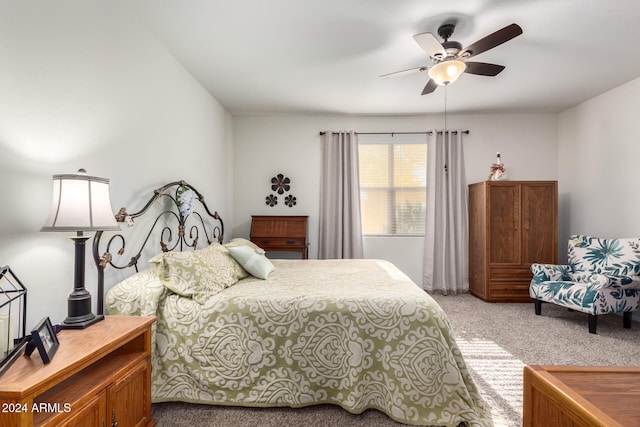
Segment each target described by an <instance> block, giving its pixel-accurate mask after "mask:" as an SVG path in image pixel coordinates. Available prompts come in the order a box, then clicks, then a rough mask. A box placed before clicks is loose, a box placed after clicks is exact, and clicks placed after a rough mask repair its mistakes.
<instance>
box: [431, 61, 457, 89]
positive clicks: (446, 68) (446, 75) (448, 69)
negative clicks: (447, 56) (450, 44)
mask: <svg viewBox="0 0 640 427" xmlns="http://www.w3.org/2000/svg"><path fill="white" fill-rule="evenodd" d="M466 68H467V64H465V63H464V62H463V61H460V60H457V59H451V60H448V61H442V62H439V63H437V64H436V65H434V66H433V67H431V68H429V71H427V74H429V77H431V78H432V79H433V80H434V81H435V82H436V83H437V84H439V85H441V86H442V85H448V84H450V83H453V82H455V81H456V80H458V77H460V74H462V73H464V70H465V69H466Z"/></svg>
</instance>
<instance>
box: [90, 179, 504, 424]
mask: <svg viewBox="0 0 640 427" xmlns="http://www.w3.org/2000/svg"><path fill="white" fill-rule="evenodd" d="M185 193H186V194H187V195H188V196H184V195H185ZM187 200H191V201H190V202H189V203H187ZM157 203H161V204H162V203H163V207H162V208H161V209H160V214H158V215H157V217H156V218H155V219H153V220H151V221H150V222H149V224H150V225H149V227H147V229H145V230H144V232H143V233H142V237H138V239H137V241H138V242H142V245H141V247H147V245H148V244H149V242H151V241H153V240H154V239H153V236H159V237H158V238H157V242H156V243H155V246H156V249H155V251H156V252H158V254H155V255H153V256H151V257H150V259H149V262H148V263H147V264H146V265H145V264H143V262H142V259H143V258H144V256H143V253H144V251H143V250H142V249H140V250H138V249H136V250H135V251H134V254H133V255H132V256H128V255H126V251H125V250H124V248H126V247H127V245H126V244H125V242H126V241H128V239H129V238H128V237H125V236H124V235H123V233H117V234H115V235H113V236H105V235H103V234H102V233H99V234H97V235H96V238H95V239H94V248H93V253H94V258H95V260H96V263H97V265H98V269H99V280H100V281H101V282H102V281H104V274H105V270H107V269H109V267H114V268H115V269H117V270H126V269H131V268H133V269H134V271H133V274H132V275H130V276H129V277H126V278H125V279H124V280H122V281H120V282H119V283H118V284H116V285H115V286H113V287H112V288H111V289H110V290H109V292H108V294H107V298H106V303H107V304H106V305H107V308H108V312H109V314H113V315H154V316H157V318H158V320H157V323H156V325H155V329H154V333H153V355H152V363H153V365H152V366H153V369H152V400H153V401H154V402H156V403H157V402H167V401H182V402H192V403H200V404H212V405H233V406H252V407H277V406H288V407H303V406H308V405H315V404H327V403H328V404H335V405H339V406H341V407H342V408H344V409H346V410H347V411H350V412H352V413H361V412H363V411H365V410H367V409H370V408H373V409H377V410H380V411H382V412H384V413H385V414H387V415H388V416H389V417H391V418H392V419H394V420H396V421H398V422H402V423H406V424H410V425H438V426H447V427H455V426H458V425H460V424H461V423H467V425H470V426H491V425H493V423H492V420H491V414H490V410H489V408H488V407H487V406H486V404H485V402H484V401H483V399H482V398H481V396H480V394H479V392H478V389H477V387H476V385H475V384H474V382H473V380H472V379H471V376H470V374H469V371H468V369H467V367H466V365H465V362H464V359H463V357H462V355H461V353H460V350H459V349H458V346H457V345H456V342H455V340H454V338H453V335H452V332H451V327H450V324H449V321H448V319H447V317H446V315H445V314H444V312H443V311H442V310H441V308H440V307H439V306H438V304H437V303H436V302H435V301H434V300H433V299H432V298H431V297H430V296H429V295H428V294H427V293H426V292H424V291H423V290H422V289H420V288H419V287H418V286H417V285H416V284H414V283H413V282H412V281H411V280H410V279H409V278H408V277H407V276H406V275H405V274H403V273H402V272H401V271H400V270H399V269H398V268H396V267H395V266H394V265H392V264H391V263H389V262H387V261H383V260H371V259H366V260H268V259H266V257H264V255H263V254H262V253H261V251H260V249H259V248H257V247H256V246H255V245H253V244H252V243H251V242H249V241H247V240H244V239H232V240H231V241H229V242H224V239H223V236H224V227H223V223H222V221H221V219H220V216H219V215H218V214H217V213H213V214H212V213H211V212H210V211H209V209H208V208H207V207H206V203H205V202H204V198H203V197H202V195H201V194H200V193H199V192H197V190H195V188H193V187H192V186H191V185H189V184H188V183H186V182H184V181H180V182H175V183H170V184H167V185H166V186H163V187H161V188H160V189H157V190H155V191H154V194H153V196H152V198H151V200H150V201H149V202H148V203H147V205H145V207H144V208H143V209H142V210H141V211H139V212H136V213H135V214H128V213H126V211H125V210H121V212H120V214H119V218H118V220H119V221H123V222H128V223H132V222H136V221H137V220H138V219H139V218H141V217H142V216H143V215H144V214H145V213H147V211H149V210H150V206H153V205H154V204H157ZM196 204H197V205H201V206H200V207H201V208H203V209H204V214H201V213H198V212H197V211H196V210H195V208H194V206H193V205H196ZM187 205H188V206H187ZM211 220H213V221H214V222H213V225H211V224H212V223H211ZM170 222H177V225H176V226H177V230H178V231H177V232H173V231H171V230H172V229H173V228H172V226H171V225H169V223H170ZM136 227H137V225H136ZM134 228H135V227H134ZM126 231H128V232H130V231H132V230H128V229H127V230H126ZM134 234H135V233H134ZM134 240H135V239H134ZM198 243H199V244H200V246H199V245H198ZM116 248H119V250H118V251H117V253H116V255H115V256H114V255H113V254H112V253H113V252H114V249H116ZM237 252H242V253H243V254H245V255H246V254H247V253H248V254H250V256H249V258H251V259H253V261H252V262H253V263H252V264H250V265H249V264H247V259H246V257H244V258H243V257H238V256H237ZM119 258H124V260H125V262H124V263H122V264H119V263H118V261H117V259H119ZM256 260H259V261H256ZM258 267H259V268H258ZM264 270H269V271H266V273H265V271H264ZM249 271H250V272H251V273H249ZM263 277H266V278H263ZM214 282H215V283H214ZM99 285H100V286H103V283H99Z"/></svg>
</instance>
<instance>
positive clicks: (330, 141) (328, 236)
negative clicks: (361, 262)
mask: <svg viewBox="0 0 640 427" xmlns="http://www.w3.org/2000/svg"><path fill="white" fill-rule="evenodd" d="M359 181H360V178H359V175H358V136H357V135H356V134H355V132H353V131H352V132H330V131H328V132H325V133H324V135H322V188H321V194H320V235H319V246H318V258H319V259H334V258H363V257H364V250H363V244H362V220H361V217H360V183H359Z"/></svg>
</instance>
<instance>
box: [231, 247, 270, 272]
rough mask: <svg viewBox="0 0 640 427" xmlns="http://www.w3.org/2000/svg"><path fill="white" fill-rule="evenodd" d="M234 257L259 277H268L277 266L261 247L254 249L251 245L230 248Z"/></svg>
mask: <svg viewBox="0 0 640 427" xmlns="http://www.w3.org/2000/svg"><path fill="white" fill-rule="evenodd" d="M229 252H231V256H232V257H233V259H235V260H236V261H238V263H239V264H240V265H241V266H242V267H243V268H244V269H245V270H247V271H248V272H249V274H251V275H252V276H254V277H257V278H258V279H266V278H267V277H269V273H271V272H272V271H273V270H275V269H276V268H275V267H274V266H273V264H272V263H271V261H269V259H268V258H267V257H266V256H265V255H264V251H263V250H262V249H260V248H257V249H254V248H252V247H250V246H234V247H231V248H229Z"/></svg>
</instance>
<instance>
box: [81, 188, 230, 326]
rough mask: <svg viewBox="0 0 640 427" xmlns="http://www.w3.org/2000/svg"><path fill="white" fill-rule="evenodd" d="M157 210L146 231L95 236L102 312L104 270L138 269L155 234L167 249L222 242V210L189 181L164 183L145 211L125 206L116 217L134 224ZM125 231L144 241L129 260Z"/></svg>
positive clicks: (154, 194)
mask: <svg viewBox="0 0 640 427" xmlns="http://www.w3.org/2000/svg"><path fill="white" fill-rule="evenodd" d="M196 202H199V205H198V204H196ZM163 203H164V204H165V205H164V206H163V205H162V204H163ZM158 206H159V207H160V209H161V211H160V213H157V211H156V212H152V207H158ZM154 213H155V215H156V216H155V219H154V218H153V217H151V218H150V221H149V223H147V224H144V225H142V227H143V230H142V231H140V230H136V232H135V233H123V232H122V231H119V232H115V233H113V232H103V231H98V232H97V233H96V235H95V237H94V239H93V260H94V262H95V263H96V266H97V268H98V304H97V305H98V314H103V310H104V309H103V306H104V270H105V269H106V268H107V267H108V266H111V267H113V268H115V269H118V270H125V269H128V268H134V269H135V271H136V272H138V271H139V270H138V262H139V261H140V258H141V256H142V253H143V251H144V250H145V248H147V244H150V240H151V238H152V236H156V237H157V236H159V245H160V247H159V248H158V249H160V250H162V251H163V252H169V251H183V250H188V249H196V247H197V245H198V242H200V238H201V237H204V239H206V242H207V244H211V243H213V242H214V241H217V242H219V243H222V240H223V237H224V224H223V222H222V219H221V218H220V215H218V212H213V213H211V211H210V210H209V207H208V206H207V204H206V203H205V201H204V197H203V196H202V194H201V193H200V192H199V191H198V190H196V189H195V188H194V187H193V186H192V185H191V184H189V183H187V182H186V181H176V182H171V183H169V184H166V185H163V186H162V187H160V188H158V189H156V190H154V191H153V196H152V197H151V199H149V201H148V202H147V204H146V205H144V207H143V208H142V209H141V210H139V211H138V212H135V213H132V214H130V213H128V212H127V210H126V209H125V208H120V210H119V211H118V213H117V214H116V215H115V217H116V220H117V221H118V222H119V223H126V224H128V225H133V224H134V223H135V222H136V219H138V218H140V219H142V218H141V217H143V215H145V214H148V215H151V214H154ZM136 227H137V225H136ZM144 233H146V234H144ZM125 234H126V235H128V236H129V237H131V236H132V235H133V234H135V235H136V236H138V237H139V236H141V235H142V242H141V243H138V242H134V244H136V247H135V248H134V250H133V255H131V256H130V258H129V259H124V256H125V249H127V251H128V248H127V238H126V237H125ZM174 236H176V238H175V239H174ZM130 240H131V239H130ZM114 251H115V252H114ZM128 252H129V254H131V253H132V252H131V251H128Z"/></svg>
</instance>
